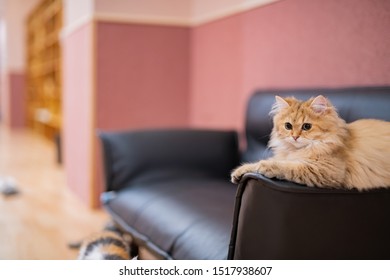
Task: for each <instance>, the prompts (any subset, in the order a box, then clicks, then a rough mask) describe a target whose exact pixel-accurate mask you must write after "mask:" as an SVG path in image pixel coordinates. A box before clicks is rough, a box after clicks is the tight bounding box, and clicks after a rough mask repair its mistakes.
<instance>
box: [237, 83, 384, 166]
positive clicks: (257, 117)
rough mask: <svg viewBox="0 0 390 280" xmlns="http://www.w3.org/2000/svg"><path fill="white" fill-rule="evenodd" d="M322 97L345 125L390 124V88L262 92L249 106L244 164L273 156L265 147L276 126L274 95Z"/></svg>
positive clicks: (300, 97) (258, 92) (260, 91)
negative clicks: (272, 112)
mask: <svg viewBox="0 0 390 280" xmlns="http://www.w3.org/2000/svg"><path fill="white" fill-rule="evenodd" d="M320 94H322V95H324V96H326V97H327V98H328V99H329V100H330V101H331V102H332V104H333V105H334V106H335V107H336V109H337V111H338V113H339V115H340V117H341V118H343V119H344V120H345V121H346V122H353V121H355V120H357V119H363V118H374V119H382V120H386V121H390V87H356V88H339V89H325V88H313V89H295V90H259V91H256V92H255V93H254V94H253V95H252V97H251V98H250V100H249V102H248V108H247V115H246V127H245V130H246V141H247V148H246V150H245V151H244V153H243V154H242V159H241V160H242V162H253V161H257V160H259V159H260V158H265V157H267V156H269V155H270V152H269V151H268V150H267V149H266V147H267V143H268V141H269V135H270V133H271V130H272V125H273V124H272V118H271V117H270V116H269V112H270V110H271V107H272V105H273V103H274V102H275V95H279V96H282V97H286V96H294V97H296V98H297V99H300V100H306V99H309V98H310V97H314V96H317V95H320Z"/></svg>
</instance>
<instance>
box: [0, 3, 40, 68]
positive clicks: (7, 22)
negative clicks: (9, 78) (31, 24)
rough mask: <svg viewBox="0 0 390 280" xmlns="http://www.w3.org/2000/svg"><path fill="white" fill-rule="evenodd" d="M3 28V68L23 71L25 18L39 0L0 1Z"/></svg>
mask: <svg viewBox="0 0 390 280" xmlns="http://www.w3.org/2000/svg"><path fill="white" fill-rule="evenodd" d="M2 2H3V5H4V6H3V16H4V17H3V19H4V28H5V41H6V42H5V43H4V44H5V50H4V51H3V53H5V57H6V58H5V61H4V65H5V66H4V67H5V68H6V69H8V70H10V71H16V72H20V71H24V68H25V64H26V18H27V16H28V14H29V13H30V12H31V10H32V9H33V8H34V7H35V6H36V4H37V3H38V2H39V0H2Z"/></svg>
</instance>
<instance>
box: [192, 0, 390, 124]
mask: <svg viewBox="0 0 390 280" xmlns="http://www.w3.org/2000/svg"><path fill="white" fill-rule="evenodd" d="M389 13H390V1H387V0H360V1H354V0H343V1H340V0H327V1H323V0H288V1H287V0H286V1H280V2H277V3H275V4H271V5H268V6H265V7H260V8H257V9H253V10H251V11H248V12H245V13H242V14H239V15H234V16H232V17H230V18H228V19H225V20H220V21H216V22H213V23H209V24H205V25H203V26H200V27H196V28H194V30H193V39H194V43H193V45H192V47H193V53H194V57H195V59H196V60H197V62H196V63H193V64H192V68H191V72H192V77H193V79H194V83H193V84H192V87H191V90H192V92H191V98H192V100H193V102H192V104H191V124H193V125H196V126H210V125H212V126H213V127H231V126H232V127H235V128H238V129H242V127H243V123H244V112H245V106H246V102H247V98H248V97H249V95H250V94H251V93H252V91H253V90H254V89H257V88H262V89H265V88H272V87H277V88H288V87H320V86H325V87H329V86H330V87H337V86H349V85H383V84H387V85H390V36H389V27H390V17H389ZM210 34H214V35H215V36H209V35H210ZM217 34H232V35H231V36H232V38H236V40H237V41H236V42H230V43H229V42H228V41H223V40H221V39H220V36H218V35H217ZM216 48H219V50H220V52H219V53H218V55H219V57H218V61H219V62H218V61H216V58H215V57H214V56H215V54H216V50H215V49H216ZM210 61H213V62H215V63H216V64H213V63H210ZM227 67H230V68H231V69H233V68H235V70H231V72H229V71H227V70H226V69H227ZM234 71H236V72H235V73H234ZM204 73H212V75H214V76H213V77H214V78H215V79H214V80H213V79H210V76H208V75H205V74H204ZM223 89H232V90H231V91H229V93H225V94H224V93H221V90H223ZM233 89H234V90H233ZM221 100H222V102H223V103H222V104H224V105H223V106H221ZM212 104H213V105H212ZM216 104H217V105H216ZM215 105H216V106H215ZM212 106H214V110H212ZM234 108H235V110H234ZM229 114H231V115H229ZM210 120H211V122H210Z"/></svg>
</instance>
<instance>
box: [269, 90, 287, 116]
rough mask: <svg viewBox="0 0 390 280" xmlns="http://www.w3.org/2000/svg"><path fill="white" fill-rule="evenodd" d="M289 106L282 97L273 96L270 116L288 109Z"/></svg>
mask: <svg viewBox="0 0 390 280" xmlns="http://www.w3.org/2000/svg"><path fill="white" fill-rule="evenodd" d="M289 106H290V104H288V102H287V101H286V100H284V99H283V98H282V97H280V96H278V95H276V96H275V103H274V105H273V106H272V110H271V112H270V115H275V114H276V113H277V112H279V111H280V110H281V109H284V108H287V107H289Z"/></svg>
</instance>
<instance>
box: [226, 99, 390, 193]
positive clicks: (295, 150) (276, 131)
mask: <svg viewBox="0 0 390 280" xmlns="http://www.w3.org/2000/svg"><path fill="white" fill-rule="evenodd" d="M270 115H271V116H273V123H274V127H273V130H272V133H271V139H270V141H269V143H268V146H269V147H270V148H271V149H272V150H273V153H274V156H273V157H271V158H269V159H266V160H261V161H259V162H256V163H249V164H243V165H242V166H240V167H238V168H237V169H236V170H234V171H233V172H232V175H231V180H232V182H233V183H238V182H239V181H240V179H241V177H242V176H243V175H244V174H245V173H248V172H255V173H261V174H263V175H264V176H266V177H269V178H277V179H282V180H288V181H293V182H296V183H299V184H304V185H307V186H316V187H330V188H347V189H353V188H355V189H358V190H368V189H373V188H379V187H390V122H386V121H381V120H374V119H362V120H358V121H355V122H352V123H349V124H347V123H345V121H344V120H343V119H341V118H340V117H339V116H338V114H337V111H336V109H335V108H334V107H333V106H332V104H331V103H330V102H329V100H328V99H326V98H325V97H323V96H322V95H319V96H317V97H316V98H311V99H309V100H307V101H299V100H297V99H295V98H293V97H290V98H282V97H279V96H276V102H275V104H274V106H273V107H272V110H271V113H270Z"/></svg>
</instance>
